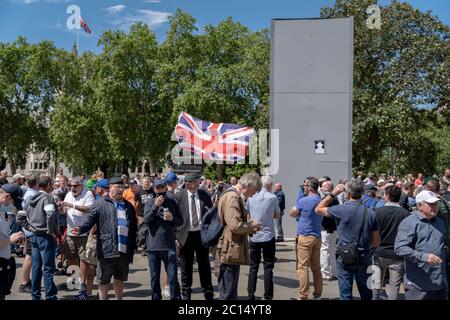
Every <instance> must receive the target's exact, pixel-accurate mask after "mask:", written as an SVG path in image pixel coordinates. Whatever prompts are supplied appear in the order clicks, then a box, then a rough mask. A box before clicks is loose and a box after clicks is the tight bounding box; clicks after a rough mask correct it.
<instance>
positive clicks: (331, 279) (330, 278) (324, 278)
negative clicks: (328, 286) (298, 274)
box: [323, 277, 337, 282]
mask: <svg viewBox="0 0 450 320" xmlns="http://www.w3.org/2000/svg"><path fill="white" fill-rule="evenodd" d="M323 280H324V281H328V282H331V281H335V280H337V278H336V277H323Z"/></svg>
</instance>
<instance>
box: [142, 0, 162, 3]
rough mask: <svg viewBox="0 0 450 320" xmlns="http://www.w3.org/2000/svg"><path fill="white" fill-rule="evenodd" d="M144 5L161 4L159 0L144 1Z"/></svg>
mask: <svg viewBox="0 0 450 320" xmlns="http://www.w3.org/2000/svg"><path fill="white" fill-rule="evenodd" d="M142 2H145V3H161V0H144V1H142Z"/></svg>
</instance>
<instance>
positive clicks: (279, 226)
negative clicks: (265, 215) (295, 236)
mask: <svg viewBox="0 0 450 320" xmlns="http://www.w3.org/2000/svg"><path fill="white" fill-rule="evenodd" d="M283 214H284V212H283V211H282V212H280V218H279V219H273V222H274V223H275V237H276V238H277V239H284V233H283Z"/></svg>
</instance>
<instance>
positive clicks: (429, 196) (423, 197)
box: [416, 190, 439, 203]
mask: <svg viewBox="0 0 450 320" xmlns="http://www.w3.org/2000/svg"><path fill="white" fill-rule="evenodd" d="M438 201H439V198H438V197H436V196H435V194H434V193H433V192H431V191H429V190H423V191H420V192H419V193H418V194H417V196H416V203H421V202H427V203H435V202H438Z"/></svg>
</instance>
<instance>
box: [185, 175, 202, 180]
mask: <svg viewBox="0 0 450 320" xmlns="http://www.w3.org/2000/svg"><path fill="white" fill-rule="evenodd" d="M200 177H201V176H200V174H199V173H188V174H187V175H186V177H185V178H184V181H186V182H192V181H194V180H197V179H200Z"/></svg>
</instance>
